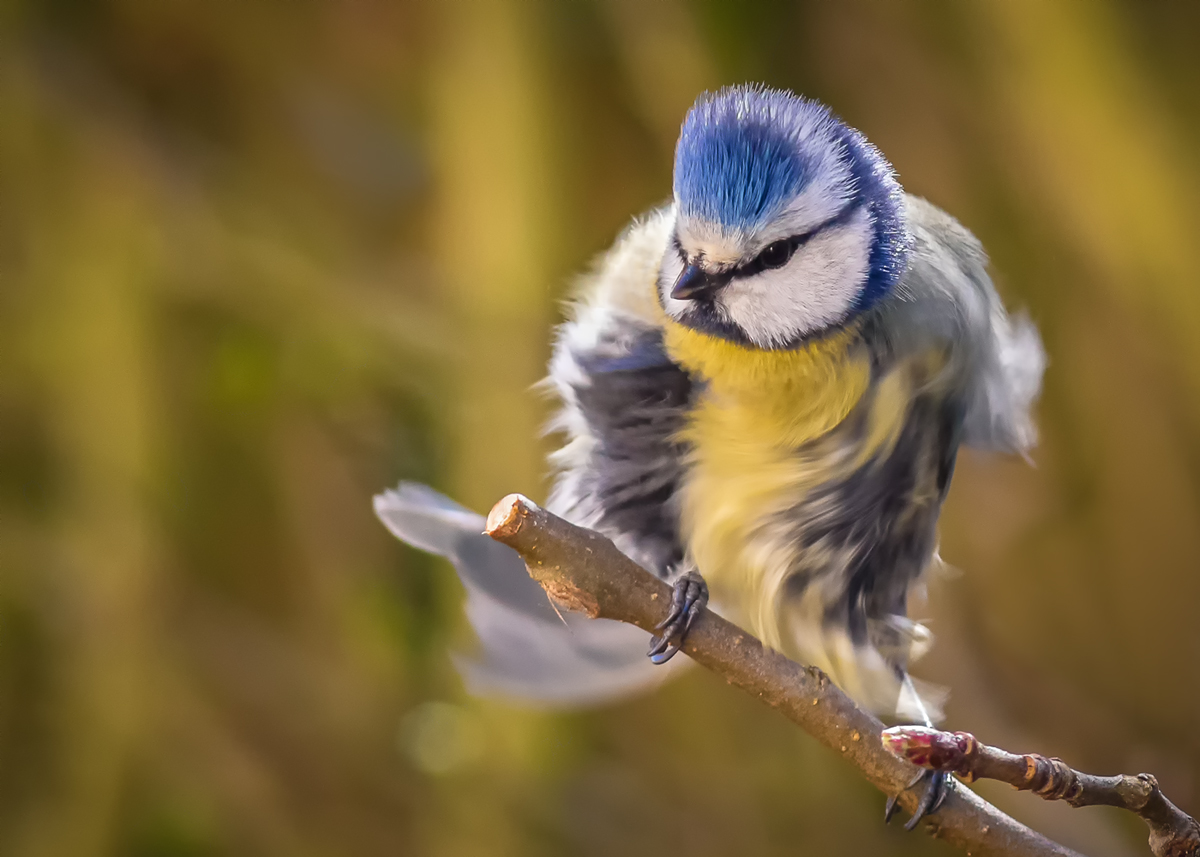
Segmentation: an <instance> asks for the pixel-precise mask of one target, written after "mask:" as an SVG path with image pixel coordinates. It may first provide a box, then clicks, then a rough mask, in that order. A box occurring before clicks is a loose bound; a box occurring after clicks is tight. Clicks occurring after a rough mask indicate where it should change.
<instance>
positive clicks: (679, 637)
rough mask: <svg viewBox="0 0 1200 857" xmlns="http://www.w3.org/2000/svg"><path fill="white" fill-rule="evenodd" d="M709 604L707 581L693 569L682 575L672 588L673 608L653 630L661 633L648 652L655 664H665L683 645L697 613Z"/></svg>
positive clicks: (651, 642) (651, 643) (652, 639)
mask: <svg viewBox="0 0 1200 857" xmlns="http://www.w3.org/2000/svg"><path fill="white" fill-rule="evenodd" d="M707 604H708V584H706V583H705V582H704V578H703V577H701V576H700V575H699V574H698V573H696V572H694V571H688V572H685V573H684V574H682V575H680V577H679V578H678V579H677V580H676V581H675V584H674V587H673V589H672V592H671V611H670V612H669V613H667V618H666V619H663V620H662V621H661V622H659V623H658V625H656V626H655V628H654V630H656V631H658V632H659V633H658V635H657V636H654V637H651V638H650V651H649V652H647V653H646V654H647V655H648V656H649V657H650V660H651V661H652V662H653V663H656V664H665V663H666V662H667V661H669V660H671V658H673V657H675V653H676V652H678V651H679V650H680V649H681V648H683V641H684V639H685V638H686V637H687V632H688V630H689V629H690V628H691V627H692V623H693V622H695V621H696V617H697V616H699V615H700V613H701V612H702V611H703V610H704V607H705V605H707Z"/></svg>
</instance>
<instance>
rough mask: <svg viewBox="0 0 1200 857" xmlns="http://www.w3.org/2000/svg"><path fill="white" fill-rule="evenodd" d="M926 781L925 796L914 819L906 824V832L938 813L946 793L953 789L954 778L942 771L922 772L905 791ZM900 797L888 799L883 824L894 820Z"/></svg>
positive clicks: (922, 797) (913, 816) (918, 805)
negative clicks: (930, 814) (929, 815)
mask: <svg viewBox="0 0 1200 857" xmlns="http://www.w3.org/2000/svg"><path fill="white" fill-rule="evenodd" d="M922 780H926V781H927V784H926V786H925V794H923V795H921V800H920V802H919V803H918V804H917V809H916V811H915V812H913V814H912V818H910V819H909V820H908V821H906V822H904V829H905V830H912V829H913V828H914V827H916V826H917V824H918V822H920V820H921V819H922V818H924V817H925V816H926V815H928V814H929V813H931V812H937V809H938V807H940V806H941V805H942V801H944V800H945V799H946V793H947V792H948V791H950V789H951V788H952V787H953V782H954V778H953V777H951V776H950V774H947V773H943V772H942V771H921V773H919V774H917V775H916V776H915V777H913V779H912V782H910V783H909V784H908V785H907V786H905V787H904V791H908V790H909V789H911V788H912V787H913V786H915V785H916V784H917V783H919V782H921V781H922ZM899 798H900V795H892V796H891V797H889V798H888V801H887V806H885V807H884V810H883V823H884V824H887V823H888V822H889V821H891V820H892V816H893V815H895V814H896V808H897V807H896V801H897V800H899Z"/></svg>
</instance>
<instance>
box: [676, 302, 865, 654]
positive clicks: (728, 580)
mask: <svg viewBox="0 0 1200 857" xmlns="http://www.w3.org/2000/svg"><path fill="white" fill-rule="evenodd" d="M665 343H666V347H667V350H668V353H669V354H670V356H671V357H672V359H673V360H675V361H676V362H678V363H679V364H680V365H681V366H683V367H684V368H685V369H687V370H688V372H689V373H691V374H692V375H693V376H695V377H697V378H700V379H702V380H703V382H704V392H703V395H702V397H701V399H700V401H699V402H697V403H696V406H695V408H694V410H693V412H692V414H691V419H690V421H689V424H688V427H687V429H686V430H685V439H686V440H687V441H688V442H689V443H690V445H691V448H692V450H693V453H692V455H693V460H692V467H691V468H690V471H689V477H688V481H687V483H686V485H685V486H684V489H683V494H682V527H683V535H684V538H685V544H687V545H688V548H689V551H690V553H691V556H692V558H693V559H694V560H695V562H696V565H697V567H698V568H699V570H700V572H701V573H702V574H703V575H704V576H705V577H706V579H707V580H708V581H709V584H710V586H711V587H712V589H713V595H714V597H715V599H716V600H717V601H718V602H720V603H722V604H723V605H725V606H726V607H727V608H728V607H733V608H734V609H735V610H736V611H738V612H739V613H743V614H746V618H747V619H749V621H750V622H751V624H752V626H753V627H754V630H755V631H756V632H757V633H759V634H761V635H763V636H764V637H765V640H764V641H765V642H767V643H768V645H773V646H775V647H777V648H779V647H780V642H781V641H780V639H779V630H778V623H777V621H776V617H775V616H774V607H773V605H774V602H775V601H776V599H775V597H774V596H775V594H776V593H777V591H778V587H780V586H782V585H783V579H784V576H785V575H786V570H787V569H788V568H789V567H791V565H792V564H791V562H790V558H791V557H790V554H791V553H792V552H794V551H795V550H796V546H795V545H794V544H793V543H792V541H791V540H789V539H786V538H780V537H779V533H778V530H779V526H778V519H779V517H780V516H783V515H785V513H786V511H787V510H788V509H789V508H792V507H794V505H795V502H796V500H797V499H798V497H799V496H801V495H802V494H803V493H804V492H806V491H808V490H810V489H811V488H812V487H813V486H814V485H819V484H821V483H823V482H825V481H826V480H827V479H829V478H831V477H833V476H834V475H835V474H836V473H838V472H839V471H843V469H844V468H846V467H848V466H852V462H851V461H849V460H848V457H857V456H856V455H855V454H854V451H851V450H845V451H840V450H839V448H838V447H837V446H836V445H833V444H830V445H829V446H828V448H824V447H823V446H822V444H821V443H815V444H814V443H813V442H814V441H819V440H820V439H821V438H823V437H826V436H829V435H830V434H831V432H833V430H834V429H835V428H836V427H837V426H838V425H839V424H841V423H842V422H843V421H844V420H845V419H846V416H847V415H848V414H849V413H850V411H851V410H852V409H853V408H854V407H855V405H857V404H858V402H859V400H860V399H861V398H862V397H863V394H864V393H865V392H866V390H867V387H868V384H869V382H870V375H871V369H870V362H869V357H868V355H867V353H866V349H865V348H863V347H862V346H861V341H860V339H859V337H858V335H857V331H855V330H846V331H843V332H840V333H838V334H835V335H832V336H829V337H825V338H823V339H820V340H818V341H815V342H812V343H809V344H807V345H805V346H804V347H801V348H797V349H793V350H788V351H760V350H752V349H748V348H743V347H741V346H738V345H736V344H734V343H731V342H727V341H725V340H722V339H717V338H715V337H711V336H708V335H705V334H702V333H699V332H697V331H693V330H691V329H688V328H684V327H682V326H680V325H678V324H674V323H668V325H667V327H666V336H665ZM801 448H807V449H808V450H810V454H807V455H806V454H801V453H799V452H798V451H799V450H800V449H801ZM773 522H774V523H773Z"/></svg>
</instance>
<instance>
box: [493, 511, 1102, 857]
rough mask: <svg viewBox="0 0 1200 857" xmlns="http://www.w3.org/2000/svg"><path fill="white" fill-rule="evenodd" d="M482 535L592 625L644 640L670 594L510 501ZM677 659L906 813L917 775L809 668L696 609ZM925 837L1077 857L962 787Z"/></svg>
mask: <svg viewBox="0 0 1200 857" xmlns="http://www.w3.org/2000/svg"><path fill="white" fill-rule="evenodd" d="M487 534H488V535H489V536H491V537H492V538H494V539H496V540H497V541H499V542H502V543H504V544H506V545H508V546H509V547H511V548H513V549H514V550H515V551H517V553H519V554H520V555H521V556H522V557H523V558H524V560H525V564H526V566H527V567H528V569H529V573H530V574H531V575H532V576H533V578H534V579H535V580H537V582H538V583H540V584H541V585H542V587H543V588H544V589H545V590H546V592H547V593H548V594H549V596H550V598H551V599H553V600H554V601H555V602H556V603H557V604H559V605H561V606H563V607H566V608H567V609H570V610H576V611H580V612H583V613H586V614H587V615H588V616H591V617H593V618H605V619H615V620H618V621H621V622H628V623H630V624H633V625H637V626H638V627H639V628H642V629H643V630H645V631H648V632H651V633H653V632H654V629H655V626H656V625H657V624H658V623H659V622H661V621H662V619H663V618H664V617H665V616H666V614H667V611H668V609H669V607H670V603H671V588H670V587H669V586H668V585H667V584H666V583H664V582H663V581H662V580H660V579H658V578H657V577H655V576H654V575H652V574H650V573H649V572H648V571H646V570H644V569H643V568H641V567H640V566H638V565H637V564H636V563H634V562H633V561H632V560H630V559H629V558H628V557H626V556H625V555H624V554H622V553H621V552H620V551H619V550H617V548H616V546H615V545H614V544H613V543H612V542H611V541H609V540H608V539H606V538H605V537H603V536H601V535H600V534H599V533H596V532H594V531H592V530H588V529H584V528H582V527H577V526H575V525H574V524H571V523H569V522H567V521H565V520H563V519H562V518H560V517H558V516H556V515H554V514H552V513H550V512H547V511H546V510H545V509H542V508H540V507H539V506H537V505H536V504H535V503H533V502H532V501H530V500H529V499H527V498H525V497H523V496H521V495H519V494H510V495H509V496H507V497H505V498H504V499H503V500H501V501H500V502H499V503H497V504H496V506H495V507H494V508H493V509H492V511H491V514H489V515H488V520H487ZM683 651H684V653H686V654H687V655H688V656H689V657H691V658H692V659H693V660H694V661H696V662H697V663H699V664H700V665H701V666H703V667H705V668H707V669H710V670H712V671H713V672H715V673H717V674H718V675H720V676H722V677H723V678H725V680H726V681H728V682H729V683H730V684H732V685H736V686H737V687H739V688H741V689H742V690H744V691H746V692H747V693H749V694H752V695H753V696H756V697H758V698H759V699H761V700H762V701H763V702H764V703H766V704H767V705H770V706H771V707H772V708H775V709H778V710H779V711H780V712H782V713H783V714H784V716H786V717H788V718H789V719H790V720H792V721H793V722H795V723H796V724H797V725H799V726H800V727H801V728H803V729H804V730H805V731H807V732H808V733H809V734H810V735H812V736H813V737H814V738H816V739H817V740H818V741H820V742H821V743H822V744H824V745H825V746H826V747H829V748H830V749H831V750H833V751H834V752H836V753H839V754H841V755H842V756H843V757H844V758H845V759H846V760H847V761H848V762H849V763H850V764H852V765H854V766H855V767H857V768H858V769H859V770H860V771H861V772H862V774H863V776H865V777H866V778H867V780H869V781H870V782H871V783H872V784H873V785H874V786H875V787H876V788H878V789H879V790H880V791H882V792H884V793H885V794H888V795H893V794H899V795H900V805H901V807H902V808H904V809H905V810H907V811H908V812H910V813H911V812H912V811H913V810H914V809H915V807H916V804H917V799H918V797H919V789H911V790H909V789H908V788H907V787H908V785H909V784H910V783H911V782H912V781H913V779H914V778H915V777H916V776H917V775H918V774H919V773H920V770H921V769H920V768H918V767H917V766H915V765H913V764H912V763H911V762H909V761H906V760H904V759H901V758H899V757H897V756H895V755H893V754H892V753H890V752H888V750H887V749H885V747H884V745H883V742H882V739H881V736H882V733H883V724H882V723H881V722H880V721H879V720H878V719H877V718H875V717H874V716H873V715H871V714H869V713H867V712H866V711H863V710H862V709H861V708H859V707H858V706H857V705H856V704H855V703H854V701H853V700H851V699H850V698H849V697H848V696H846V694H844V693H843V692H842V691H841V690H839V689H838V688H837V686H836V685H834V684H833V682H832V681H830V680H829V678H828V677H827V676H826V675H825V674H824V673H823V672H822V671H821V670H819V669H817V668H815V667H806V666H801V665H800V664H798V663H796V662H794V661H791V660H789V659H788V658H786V657H784V656H783V655H781V654H779V653H778V652H776V651H773V650H770V649H767V648H765V647H764V646H763V645H762V643H761V642H759V641H758V640H757V639H756V638H755V637H753V636H752V635H750V634H748V633H747V632H745V631H743V630H742V629H740V628H738V627H737V626H736V625H734V624H732V623H731V622H728V621H726V620H725V619H722V618H721V617H720V616H718V615H717V614H715V613H713V612H711V611H707V610H706V611H705V612H704V613H703V614H702V615H700V616H699V617H698V618H697V620H696V621H695V623H694V624H693V625H692V627H691V630H690V631H689V633H688V636H687V641H686V644H685V645H684V647H683ZM922 826H923V827H924V829H925V830H926V831H928V832H929V833H930V834H931V835H933V836H935V837H938V838H941V839H944V840H945V841H947V842H949V843H951V844H953V845H956V846H958V847H959V848H962V849H964V850H965V851H966V852H967V853H968V854H971V855H973V857H982V855H994V857H1052V855H1053V857H1079V855H1078V854H1077V852H1075V851H1072V850H1071V849H1069V848H1066V847H1064V846H1062V845H1059V844H1058V843H1055V842H1052V841H1050V840H1049V839H1047V838H1046V837H1044V836H1042V835H1041V834H1039V833H1037V832H1036V831H1033V830H1031V829H1029V828H1028V827H1026V826H1025V825H1023V824H1021V823H1020V822H1018V821H1016V820H1015V819H1013V818H1010V817H1009V816H1007V815H1005V814H1004V813H1002V812H1001V811H1000V810H998V809H997V808H996V807H994V806H992V805H991V804H990V803H988V802H986V801H985V800H983V799H982V798H980V797H979V796H978V795H976V794H975V793H974V792H972V791H971V790H970V789H968V788H965V787H963V786H958V787H955V788H952V789H950V791H949V793H948V794H947V796H946V799H945V800H944V801H943V802H942V805H941V806H940V807H939V808H938V810H937V811H936V812H934V813H931V814H930V815H928V816H926V818H925V819H924V820H923V821H922Z"/></svg>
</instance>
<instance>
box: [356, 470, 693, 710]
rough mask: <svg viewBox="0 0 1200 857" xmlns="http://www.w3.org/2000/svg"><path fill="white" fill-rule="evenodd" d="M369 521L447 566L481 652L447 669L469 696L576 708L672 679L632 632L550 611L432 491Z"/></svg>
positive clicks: (504, 558)
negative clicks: (460, 589)
mask: <svg viewBox="0 0 1200 857" xmlns="http://www.w3.org/2000/svg"><path fill="white" fill-rule="evenodd" d="M375 514H376V515H377V516H378V517H379V519H380V520H381V521H382V522H383V523H384V525H385V526H386V527H387V528H388V529H389V530H390V531H391V532H392V534H393V535H395V536H396V537H397V538H399V539H400V540H401V541H403V542H406V543H408V544H410V545H412V546H413V547H416V548H420V549H421V550H425V551H428V552H429V553H434V554H437V555H439V556H443V557H445V558H446V559H448V560H450V561H451V563H453V564H454V567H455V569H456V570H457V572H458V576H459V578H460V579H461V580H462V582H463V586H464V587H465V588H466V591H467V603H466V612H467V617H468V619H469V620H470V622H471V625H472V627H473V628H474V629H475V633H476V635H477V636H478V637H479V641H480V644H481V648H482V651H481V652H480V653H479V654H478V655H462V654H460V655H457V656H456V657H455V659H454V660H455V665H456V666H457V667H458V669H459V671H460V672H461V673H462V674H463V676H464V678H465V680H466V683H467V687H468V689H469V690H470V691H471V692H472V693H477V694H479V695H484V696H506V697H512V698H517V699H521V700H525V701H527V702H535V703H540V704H543V705H548V706H578V705H587V704H593V703H598V702H603V701H605V700H608V699H612V698H614V697H619V696H624V695H627V694H630V693H634V692H636V691H638V690H642V689H645V688H649V687H652V686H654V685H657V684H659V683H660V682H662V681H663V680H664V679H665V678H666V677H667V676H668V675H669V674H671V673H673V672H674V670H673V669H664V668H663V667H656V666H654V665H652V664H651V663H650V662H649V660H647V658H646V644H647V639H646V635H645V633H644V632H642V631H639V630H638V629H637V628H634V627H632V626H630V625H625V624H623V623H620V622H613V621H610V620H607V619H588V618H586V617H584V616H581V615H579V614H573V613H566V612H562V613H560V612H559V611H557V610H555V608H554V607H553V606H552V605H551V603H550V600H549V598H547V596H546V593H545V591H544V590H543V589H542V588H541V587H540V586H539V585H538V584H537V583H536V582H535V581H534V580H533V579H532V578H531V577H530V576H529V573H528V572H527V571H526V569H525V563H524V562H523V561H522V560H521V558H520V557H519V556H518V555H517V554H516V552H515V551H513V550H512V549H510V548H508V547H506V546H505V545H502V544H500V543H498V542H496V541H494V540H492V539H490V538H488V537H487V536H485V535H483V530H484V524H485V522H484V519H483V517H482V516H480V515H477V514H476V513H474V512H472V511H470V510H469V509H466V508H465V507H463V506H460V505H459V504H457V503H455V502H454V501H453V500H451V499H450V498H448V497H446V496H444V495H442V494H439V493H438V492H436V491H434V490H433V489H432V488H429V487H427V486H425V485H418V484H416V483H412V482H402V483H400V485H399V486H398V487H397V488H396V490H394V491H385V492H384V493H383V494H379V495H377V496H376V497H375Z"/></svg>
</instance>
